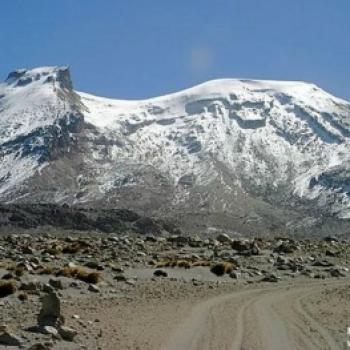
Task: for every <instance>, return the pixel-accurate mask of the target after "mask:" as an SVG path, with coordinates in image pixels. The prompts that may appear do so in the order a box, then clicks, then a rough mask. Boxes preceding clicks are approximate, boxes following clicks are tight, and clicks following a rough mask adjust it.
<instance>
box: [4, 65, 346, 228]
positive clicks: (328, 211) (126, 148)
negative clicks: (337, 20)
mask: <svg viewBox="0 0 350 350" xmlns="http://www.w3.org/2000/svg"><path fill="white" fill-rule="evenodd" d="M349 146H350V104H349V103H348V102H346V101H343V100H341V99H338V98H336V97H333V96H332V95H330V94H328V93H326V92H325V91H323V90H321V89H320V88H318V87H317V86H315V85H312V84H308V83H303V82H273V81H252V80H217V81H211V82H208V83H205V84H202V85H199V86H196V87H193V88H191V89H188V90H185V91H182V92H178V93H174V94H171V95H167V96H163V97H157V98H152V99H149V100H142V101H120V100H112V99H106V98H100V97H95V96H92V95H89V94H86V93H80V92H77V91H74V90H73V85H72V82H71V78H70V73H69V70H68V68H67V67H60V68H59V67H43V68H37V69H33V70H19V71H15V72H13V73H10V75H9V77H8V78H7V80H6V81H5V83H3V84H1V85H0V157H1V164H2V166H1V169H0V199H1V200H2V201H6V202H13V201H15V202H37V201H40V202H50V203H52V202H54V203H59V204H63V203H68V204H69V205H80V206H82V205H83V206H88V207H101V206H103V208H126V209H132V210H135V211H137V212H139V214H141V215H148V216H150V215H151V216H158V217H171V218H172V219H173V220H175V221H176V222H178V223H180V224H181V225H182V226H183V227H184V228H186V229H190V230H202V231H203V230H205V231H207V232H211V231H213V230H218V229H225V230H227V229H231V230H237V231H242V232H252V231H254V232H265V231H270V232H276V231H278V232H279V231H291V232H295V231H297V232H298V231H303V232H311V231H314V232H316V231H317V232H319V231H324V232H326V231H329V230H330V229H332V230H336V231H339V232H346V231H347V230H348V229H349V227H350V226H349V223H348V222H349V221H348V219H349V217H350V206H349V205H350V196H349V179H350V177H349V176H350V175H349V166H348V163H349V162H348V160H349Z"/></svg>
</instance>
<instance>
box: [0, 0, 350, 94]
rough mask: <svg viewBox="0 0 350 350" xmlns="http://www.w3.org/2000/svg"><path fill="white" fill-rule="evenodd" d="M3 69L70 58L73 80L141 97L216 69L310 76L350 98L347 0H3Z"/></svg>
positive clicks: (221, 73)
mask: <svg viewBox="0 0 350 350" xmlns="http://www.w3.org/2000/svg"><path fill="white" fill-rule="evenodd" d="M0 47H1V54H0V76H1V77H2V80H3V79H4V78H5V77H6V75H7V73H8V72H9V71H11V70H13V69H15V68H20V67H35V66H42V65H64V64H68V65H70V66H71V70H72V76H73V82H74V86H75V88H76V89H78V90H81V91H86V92H90V93H94V94H97V95H102V96H109V97H116V98H143V97H151V96H156V95H160V94H165V93H168V92H171V91H176V90H180V89H183V88H185V87H189V86H191V85H195V84H197V83H199V82H203V81H205V80H209V79H214V78H223V77H225V78H236V77H237V78H255V79H279V80H280V79H281V80H306V81H311V82H314V83H316V84H318V85H319V86H321V87H322V88H324V89H326V90H328V91H330V92H332V93H334V94H335V95H337V96H340V97H343V98H346V99H348V100H350V0H332V1H330V0H216V1H213V0H176V1H174V0H151V1H147V0H123V1H122V0H33V1H26V0H4V1H2V2H1V12H0Z"/></svg>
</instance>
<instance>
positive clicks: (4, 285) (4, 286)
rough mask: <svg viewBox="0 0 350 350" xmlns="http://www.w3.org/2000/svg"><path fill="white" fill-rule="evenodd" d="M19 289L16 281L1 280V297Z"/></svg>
mask: <svg viewBox="0 0 350 350" xmlns="http://www.w3.org/2000/svg"><path fill="white" fill-rule="evenodd" d="M16 290H17V284H16V281H13V280H9V281H0V298H5V297H7V296H8V295H11V294H14V293H15V292H16Z"/></svg>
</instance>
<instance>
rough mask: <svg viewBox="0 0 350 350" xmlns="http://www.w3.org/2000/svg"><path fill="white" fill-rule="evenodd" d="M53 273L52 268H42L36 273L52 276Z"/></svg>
mask: <svg viewBox="0 0 350 350" xmlns="http://www.w3.org/2000/svg"><path fill="white" fill-rule="evenodd" d="M54 273H55V269H54V268H53V267H52V266H44V267H43V268H42V269H40V270H39V271H38V274H39V275H53V274H54Z"/></svg>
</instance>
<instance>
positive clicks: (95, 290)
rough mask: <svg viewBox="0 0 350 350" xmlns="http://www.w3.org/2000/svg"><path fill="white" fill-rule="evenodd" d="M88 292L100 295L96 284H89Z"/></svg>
mask: <svg viewBox="0 0 350 350" xmlns="http://www.w3.org/2000/svg"><path fill="white" fill-rule="evenodd" d="M88 290H89V291H90V292H94V293H100V288H98V287H97V286H96V284H89V288H88Z"/></svg>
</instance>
